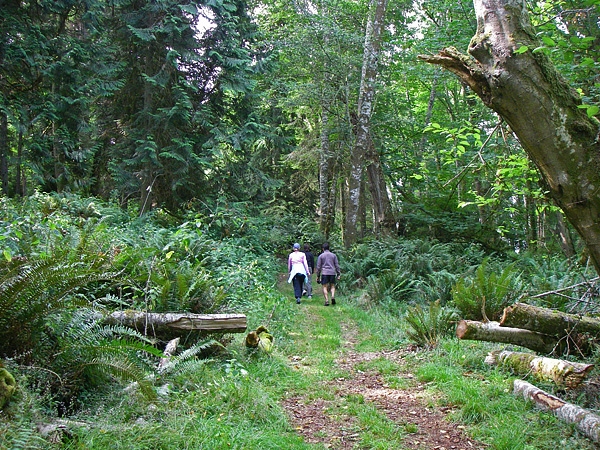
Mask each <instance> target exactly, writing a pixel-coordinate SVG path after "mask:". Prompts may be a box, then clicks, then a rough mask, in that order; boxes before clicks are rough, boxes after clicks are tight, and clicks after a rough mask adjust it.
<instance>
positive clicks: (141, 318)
mask: <svg viewBox="0 0 600 450" xmlns="http://www.w3.org/2000/svg"><path fill="white" fill-rule="evenodd" d="M105 322H106V323H109V324H121V325H125V326H127V327H131V328H135V329H136V330H138V331H140V332H142V333H144V334H149V333H151V334H160V333H164V332H170V333H173V331H177V332H180V331H203V332H210V333H243V332H244V331H246V327H247V324H246V315H245V314H183V313H163V314H161V313H145V312H141V311H132V310H128V311H115V312H113V313H112V314H110V315H109V316H108V317H106V318H105Z"/></svg>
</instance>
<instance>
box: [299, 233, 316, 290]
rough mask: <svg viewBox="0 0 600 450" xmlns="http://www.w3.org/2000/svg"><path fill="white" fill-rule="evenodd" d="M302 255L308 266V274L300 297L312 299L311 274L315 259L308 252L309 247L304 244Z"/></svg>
mask: <svg viewBox="0 0 600 450" xmlns="http://www.w3.org/2000/svg"><path fill="white" fill-rule="evenodd" d="M304 254H305V255H306V264H308V269H309V270H310V273H309V274H308V275H307V276H306V278H305V279H304V290H303V291H302V295H306V296H307V297H308V298H312V274H313V272H314V271H315V257H314V255H313V254H312V252H311V251H310V245H308V244H304Z"/></svg>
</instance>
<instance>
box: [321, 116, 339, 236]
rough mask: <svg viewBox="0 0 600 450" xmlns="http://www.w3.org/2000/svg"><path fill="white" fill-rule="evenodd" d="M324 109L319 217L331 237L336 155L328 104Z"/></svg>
mask: <svg viewBox="0 0 600 450" xmlns="http://www.w3.org/2000/svg"><path fill="white" fill-rule="evenodd" d="M322 109H323V112H322V115H321V153H320V156H319V219H320V228H321V232H322V233H323V235H324V236H325V238H326V239H329V235H330V233H331V229H332V228H333V223H334V214H335V210H334V209H333V208H332V200H333V199H332V198H331V184H332V182H333V181H332V172H333V163H334V155H333V153H332V152H331V145H330V143H329V112H328V105H324V106H323V108H322ZM334 195H335V191H334ZM334 198H335V197H334Z"/></svg>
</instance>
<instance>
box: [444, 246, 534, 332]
mask: <svg viewBox="0 0 600 450" xmlns="http://www.w3.org/2000/svg"><path fill="white" fill-rule="evenodd" d="M490 261H491V260H490V259H489V258H486V259H484V260H483V262H482V263H481V264H480V265H479V267H477V269H476V270H475V272H474V273H473V274H471V275H464V276H462V277H461V278H460V279H459V280H458V281H457V282H456V284H455V285H454V287H453V288H452V304H453V305H454V306H456V307H457V308H458V309H459V311H460V313H461V315H462V318H464V319H470V320H481V319H483V313H482V310H483V309H485V314H486V316H487V318H488V319H489V320H499V319H500V316H501V315H502V311H503V310H504V308H505V307H507V306H509V305H511V304H512V303H514V302H515V301H516V300H517V299H518V298H519V295H520V293H521V291H522V282H521V273H520V271H518V270H517V268H516V263H512V264H508V265H506V266H505V267H504V268H502V267H500V266H494V265H492V264H491V262H490Z"/></svg>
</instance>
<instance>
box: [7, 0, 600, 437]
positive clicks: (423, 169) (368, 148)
mask: <svg viewBox="0 0 600 450" xmlns="http://www.w3.org/2000/svg"><path fill="white" fill-rule="evenodd" d="M525 4H526V6H527V9H528V11H529V16H530V20H531V22H532V24H533V26H534V29H535V33H536V35H535V36H534V37H533V39H535V40H536V42H538V43H539V45H538V46H537V47H535V48H527V47H524V48H521V49H519V51H522V52H527V51H530V52H532V53H533V54H543V55H546V57H547V58H549V60H550V61H551V62H552V63H553V65H554V66H555V67H556V68H557V69H558V71H559V72H560V73H561V74H562V76H564V78H565V79H566V80H567V82H568V84H569V85H570V86H571V87H572V88H573V89H574V90H576V91H577V92H578V95H579V97H580V102H581V104H580V105H579V108H580V109H581V110H582V111H584V112H585V113H586V114H587V116H588V118H589V119H590V120H592V121H593V120H595V117H597V115H598V113H599V111H600V79H599V74H600V70H599V65H600V26H599V24H600V0H574V1H566V0H554V1H528V2H526V3H525ZM476 30H477V21H476V18H475V15H474V13H473V4H472V3H471V2H470V1H466V0H460V1H456V0H452V1H450V0H440V1H436V2H429V1H419V0H417V1H404V0H387V1H386V0H372V1H362V0H355V1H345V0H323V1H319V2H308V1H306V2H305V1H287V0H276V1H255V0H249V1H245V0H208V1H184V0H85V1H79V0H60V1H54V0H53V1H46V0H38V1H35V0H32V1H29V0H0V182H1V186H0V188H1V196H0V210H1V214H0V249H1V251H2V255H1V259H2V262H1V263H0V342H1V344H0V357H2V358H3V360H2V363H1V364H0V375H2V376H3V375H4V374H3V372H2V371H3V370H4V369H3V366H4V367H5V368H6V369H8V371H10V372H11V373H13V374H18V375H20V376H21V386H22V387H21V389H22V391H21V398H20V401H19V402H14V401H13V402H11V403H12V405H13V408H16V410H13V411H12V412H10V413H9V414H8V416H3V417H4V418H6V417H10V418H12V419H11V420H12V421H13V425H10V424H9V422H10V420H9V421H7V422H3V425H2V426H3V427H4V430H12V431H11V432H12V433H13V434H10V433H9V434H7V435H6V436H8V437H6V438H5V439H7V440H6V441H5V443H6V442H8V443H9V444H11V445H15V446H16V443H18V442H29V440H30V439H34V438H33V437H32V436H33V432H32V431H31V430H32V423H34V422H36V421H39V415H41V414H42V411H43V414H48V415H49V416H51V417H59V416H60V417H63V416H68V415H69V414H72V413H73V412H77V411H81V410H82V409H84V405H86V404H87V403H86V402H88V401H91V398H92V397H93V396H94V395H96V394H92V392H97V390H98V389H100V388H99V387H102V386H103V383H104V382H105V381H106V380H107V379H111V380H113V381H114V380H121V381H127V382H131V381H135V382H136V383H137V384H138V386H139V389H140V390H141V391H142V392H143V393H144V395H146V396H147V398H153V395H155V394H156V392H155V390H156V389H155V388H156V386H158V385H159V384H160V383H161V382H162V381H163V380H166V379H169V380H170V382H173V380H175V379H176V377H178V376H181V373H187V372H186V371H191V370H199V369H198V367H200V366H201V365H205V364H206V359H204V358H199V359H194V358H196V357H198V356H206V355H207V354H208V355H212V354H214V346H215V345H223V344H224V342H223V341H221V342H217V341H219V339H217V341H213V340H204V339H201V340H198V339H197V336H196V339H192V338H190V340H189V341H187V342H185V343H182V346H183V348H186V353H185V354H184V355H183V356H182V357H181V360H180V361H179V365H177V364H175V365H173V367H171V368H170V370H171V371H172V372H170V373H168V372H165V373H156V371H155V368H154V366H155V364H156V359H157V358H160V357H161V356H162V353H161V349H160V345H157V342H156V341H155V340H153V339H151V338H149V337H148V336H147V335H145V333H139V332H137V331H134V330H128V329H126V328H125V327H120V326H114V325H106V324H105V323H103V322H102V321H101V320H100V317H102V315H103V314H106V313H107V312H110V311H113V310H119V309H137V310H142V311H154V312H171V311H184V312H192V313H218V312H238V313H244V314H247V315H248V320H249V328H250V329H251V328H252V327H254V326H257V325H259V324H260V322H261V320H263V319H264V318H266V317H269V313H270V314H271V316H272V315H273V312H272V311H273V310H272V308H273V307H274V305H276V304H278V303H280V302H281V301H282V299H281V297H280V296H279V294H278V293H277V292H276V291H275V290H274V284H275V282H274V277H275V278H276V275H277V273H279V272H285V267H284V266H283V264H282V260H283V258H285V257H286V256H287V254H288V252H289V251H290V248H291V244H292V243H294V242H301V243H308V244H310V245H312V246H313V249H314V250H318V249H319V248H320V244H321V243H322V242H324V241H326V240H327V241H330V242H331V243H332V248H333V249H334V250H335V251H336V253H338V255H339V256H340V259H341V261H342V263H343V264H342V265H343V268H342V269H343V273H344V277H343V278H342V280H341V281H340V286H339V289H340V291H341V292H344V293H345V294H346V295H348V296H350V295H354V296H356V298H357V299H358V300H357V301H358V304H359V306H361V307H364V308H367V309H370V308H381V310H382V311H385V312H386V314H392V315H393V316H395V317H403V315H404V314H406V313H407V311H409V312H410V311H412V314H413V315H415V314H416V313H417V315H418V314H420V313H423V314H424V315H425V316H426V315H427V311H429V312H430V314H433V312H432V311H433V310H428V309H427V308H428V307H429V306H427V305H434V304H435V305H438V306H439V305H441V307H442V308H443V311H445V312H446V313H447V316H446V321H447V322H448V323H449V322H450V321H452V320H456V314H458V315H459V316H460V317H461V318H470V319H475V320H479V319H481V318H482V317H481V311H482V308H481V305H482V302H483V303H484V304H485V302H487V308H488V309H487V313H488V315H490V318H491V319H492V320H494V319H497V317H498V314H500V312H501V311H502V308H503V307H504V306H507V305H509V304H511V303H513V302H514V301H516V300H518V299H521V298H524V297H527V296H535V295H537V294H543V295H541V296H539V297H537V299H536V300H532V301H533V302H538V303H540V304H542V305H543V306H547V307H551V308H555V309H561V310H563V311H568V312H578V313H585V314H597V313H598V302H597V295H596V288H595V285H593V284H589V280H590V279H592V280H593V279H594V277H595V276H597V273H596V271H595V268H594V264H592V263H591V262H590V260H589V254H588V252H587V251H586V248H585V245H584V242H583V241H582V240H581V238H580V236H578V234H577V233H576V232H575V231H574V228H573V226H572V224H570V223H569V222H568V221H567V220H566V219H565V216H564V214H563V212H562V211H561V209H560V208H558V207H557V206H556V204H555V203H554V201H553V200H552V199H551V196H550V195H549V189H548V186H547V185H546V184H545V182H544V181H543V178H542V176H541V175H540V172H539V170H538V167H537V166H536V164H534V162H532V160H531V159H530V158H528V156H527V154H526V153H525V151H524V150H523V148H522V147H521V145H520V143H519V139H518V138H517V137H516V136H515V134H514V132H513V130H511V128H510V127H509V126H508V125H507V123H506V122H505V121H504V120H503V119H502V118H501V117H500V116H499V115H498V114H496V113H494V112H493V111H492V110H491V109H489V108H488V107H486V106H485V105H484V104H483V103H482V102H481V101H480V100H479V98H478V97H477V95H476V94H475V93H474V92H473V91H472V90H471V89H470V88H469V86H468V85H467V84H466V83H465V82H464V80H461V79H460V78H458V77H456V76H455V75H453V74H452V73H450V72H448V71H445V70H443V69H442V68H440V67H437V66H435V65H432V64H428V63H427V62H424V61H423V58H419V56H422V55H433V54H435V53H436V52H438V51H439V50H441V49H442V48H444V47H449V46H453V47H456V48H458V49H459V50H461V51H462V50H465V49H466V48H467V47H468V46H469V42H470V41H471V39H472V38H473V36H474V34H475V32H476ZM315 253H318V251H315ZM569 286H574V288H572V289H570V288H569V289H568V290H567V287H569ZM590 286H592V287H590ZM563 288H564V289H565V290H562V289H563ZM532 298H535V297H532ZM436 302H437V303H436ZM415 307H416V308H420V307H423V309H422V310H421V309H417V310H415V309H410V308H415ZM438 313H440V312H439V311H438V312H436V314H438ZM484 313H485V310H484ZM377 314H379V313H377ZM440 314H441V313H440ZM375 315H376V314H375ZM425 316H422V317H425ZM280 320H281V323H284V322H285V318H280ZM423 320H425V319H423ZM422 325H423V326H424V327H425V328H427V327H428V326H429V325H430V324H429V323H427V321H426V320H425V323H424V324H422ZM273 326H275V327H276V326H282V327H283V325H273ZM442 328H444V329H443V330H442V329H440V330H439V331H440V335H442V334H445V333H446V332H447V331H448V330H447V329H446V328H445V327H442ZM146 331H147V330H146ZM420 331H421V332H423V329H421V330H420ZM425 334H427V333H425ZM414 336H415V335H414V333H413V337H414ZM416 336H417V337H416V340H417V342H418V343H419V344H427V345H434V344H436V343H437V341H438V336H437V335H435V336H434V337H433V338H432V339H431V340H430V341H428V339H429V338H425V340H424V337H423V334H419V330H417V333H416ZM398 339H400V338H398ZM401 339H407V337H406V336H403V337H402V338H401ZM76 343H77V344H78V345H75V344H76ZM160 343H161V344H164V342H162V341H160ZM81 344H85V345H81ZM141 355H143V356H141ZM588 356H589V355H588ZM236 361H237V360H236V357H231V355H229V356H228V359H227V360H226V361H225V362H223V364H222V365H221V366H220V367H221V368H224V369H223V370H226V373H227V374H228V375H231V374H239V373H241V370H242V369H240V367H241V366H239V365H238V362H236ZM32 368H36V369H35V370H34V369H32ZM4 372H6V370H4ZM169 377H172V378H169ZM0 378H1V377H0ZM17 378H19V377H17ZM25 386H26V387H25ZM235 387H237V385H235ZM100 390H102V389H100ZM34 397H35V398H37V399H39V400H35V401H34V400H32V399H33V398H34ZM38 402H39V403H38ZM15 404H16V405H18V406H14V405H15ZM588 404H589V405H591V406H592V407H597V406H598V405H597V404H596V403H594V402H593V401H592V400H589V403H588ZM32 405H34V406H32ZM2 406H3V405H2V404H0V407H2ZM30 414H32V416H30ZM15 417H16V418H17V419H18V420H16V421H15V420H14V418H15ZM15 422H18V423H17V424H16V426H15ZM15 430H16V431H15ZM34 440H35V439H34ZM0 443H1V442H0ZM7 445H8V444H7ZM28 445H29V444H28ZM32 445H33V444H32ZM26 447H27V446H26V445H24V444H23V446H22V448H26ZM14 448H17V447H14ZM90 448H92V447H90ZM140 448H141V447H140ZM173 448H176V447H173ZM180 448H182V447H180ZM215 448H217V447H215ZM241 448H244V447H241ZM246 448H252V447H246ZM275 448H276V447H275ZM290 448H291V447H290ZM498 448H500V447H498ZM506 448H509V447H506Z"/></svg>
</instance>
